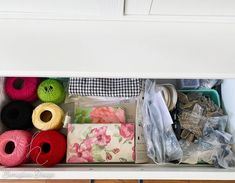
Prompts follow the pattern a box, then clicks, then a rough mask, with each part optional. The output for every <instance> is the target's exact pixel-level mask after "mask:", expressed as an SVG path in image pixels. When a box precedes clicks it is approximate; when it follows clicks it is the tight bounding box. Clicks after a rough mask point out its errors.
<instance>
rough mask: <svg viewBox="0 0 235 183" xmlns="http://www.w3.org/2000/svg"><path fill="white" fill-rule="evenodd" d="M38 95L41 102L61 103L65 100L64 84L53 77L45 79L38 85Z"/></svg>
mask: <svg viewBox="0 0 235 183" xmlns="http://www.w3.org/2000/svg"><path fill="white" fill-rule="evenodd" d="M37 93H38V97H39V99H40V100H41V101H43V102H52V103H55V104H61V103H63V102H64V100H65V89H64V86H63V85H62V84H61V83H60V82H59V81H58V80H55V79H47V80H45V81H43V82H42V83H41V84H40V85H39V87H38V91H37Z"/></svg>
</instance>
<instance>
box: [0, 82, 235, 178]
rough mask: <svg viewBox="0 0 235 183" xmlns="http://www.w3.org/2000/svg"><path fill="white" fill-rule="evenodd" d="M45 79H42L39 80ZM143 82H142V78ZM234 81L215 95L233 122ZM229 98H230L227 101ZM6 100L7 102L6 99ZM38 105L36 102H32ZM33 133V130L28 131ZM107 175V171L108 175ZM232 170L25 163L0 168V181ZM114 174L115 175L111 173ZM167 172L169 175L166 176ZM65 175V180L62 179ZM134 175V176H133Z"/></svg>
mask: <svg viewBox="0 0 235 183" xmlns="http://www.w3.org/2000/svg"><path fill="white" fill-rule="evenodd" d="M43 79H45V78H43ZM57 79H59V80H60V79H62V80H63V81H64V82H65V83H66V84H68V82H69V78H57ZM143 80H145V79H143ZM156 81H157V83H158V84H168V83H170V84H173V85H174V86H175V87H176V89H179V88H178V82H179V80H177V79H156ZM233 83H235V80H229V79H225V80H223V82H222V85H223V86H222V87H221V86H218V87H217V89H218V92H219V95H220V100H221V107H222V108H223V109H224V110H226V113H227V114H228V115H229V119H230V120H233V119H234V111H235V102H228V101H229V100H231V101H235V97H234V95H233V92H234V89H235V85H233ZM230 97H231V98H230ZM70 98H71V96H68V95H67V97H66V100H65V101H67V100H69V99H70ZM223 99H225V100H226V103H229V106H228V105H227V106H226V105H224V102H223ZM8 100H9V99H8ZM34 105H35V106H36V105H38V102H36V103H34ZM233 126H235V124H234V125H231V124H230V126H228V128H227V131H228V132H230V133H231V134H232V135H233V137H235V133H234V129H233ZM32 131H36V129H32ZM61 132H63V133H64V134H66V130H65V129H62V130H61ZM108 172H111V173H110V174H109V173H108ZM215 172H218V175H220V177H216V176H215V175H214V173H215ZM234 172H235V169H234V168H231V169H218V168H214V167H213V166H211V165H207V164H198V165H187V164H170V163H167V164H164V165H158V164H155V163H153V161H152V160H150V159H149V161H148V162H146V163H141V164H134V163H127V164H119V163H90V164H70V163H65V161H62V162H61V163H60V164H58V165H56V166H55V167H50V168H43V167H40V166H38V165H35V164H32V163H26V164H24V165H22V166H20V167H15V168H6V167H4V166H1V171H0V173H1V174H2V178H11V177H12V178H17V179H18V178H41V179H44V178H45V179H46V178H56V179H59V178H61V179H63V178H68V179H73V178H82V179H83V178H84V179H86V178H95V179H99V178H112V179H113V178H127V179H131V178H134V177H135V179H136V178H141V179H144V178H146V179H149V178H153V179H155V178H156V179H234V178H235V176H234ZM114 173H115V174H114ZM169 173H171V176H170V175H168V174H169ZM66 176H68V177H66ZM136 176H137V177H136Z"/></svg>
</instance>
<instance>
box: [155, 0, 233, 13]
mask: <svg viewBox="0 0 235 183" xmlns="http://www.w3.org/2000/svg"><path fill="white" fill-rule="evenodd" d="M150 14H152V15H155V14H160V15H163V14H164V15H235V1H234V0H153V2H152V6H151V10H150Z"/></svg>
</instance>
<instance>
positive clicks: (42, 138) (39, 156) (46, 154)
mask: <svg viewBox="0 0 235 183" xmlns="http://www.w3.org/2000/svg"><path fill="white" fill-rule="evenodd" d="M65 153H66V139H65V136H64V135H63V134H61V133H59V132H57V131H54V130H49V131H42V132H39V133H38V134H37V135H35V137H34V138H33V139H32V141H31V146H30V157H31V159H32V160H33V161H34V162H35V163H37V164H39V165H41V166H45V167H50V166H53V165H56V164H57V163H59V162H60V161H61V160H62V159H63V158H64V156H65Z"/></svg>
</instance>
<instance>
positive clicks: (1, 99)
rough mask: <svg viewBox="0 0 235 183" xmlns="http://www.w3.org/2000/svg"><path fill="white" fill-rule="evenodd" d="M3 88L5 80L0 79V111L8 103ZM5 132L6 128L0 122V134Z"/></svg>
mask: <svg viewBox="0 0 235 183" xmlns="http://www.w3.org/2000/svg"><path fill="white" fill-rule="evenodd" d="M4 86H5V78H4V77H0V111H1V110H2V107H3V106H4V105H6V103H7V102H8V97H7V95H6V93H5V89H4ZM5 130H6V127H5V125H4V124H3V123H2V121H1V120H0V134H1V133H2V132H4V131H5Z"/></svg>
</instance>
